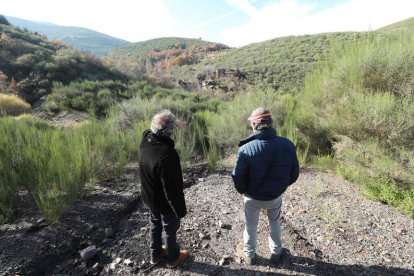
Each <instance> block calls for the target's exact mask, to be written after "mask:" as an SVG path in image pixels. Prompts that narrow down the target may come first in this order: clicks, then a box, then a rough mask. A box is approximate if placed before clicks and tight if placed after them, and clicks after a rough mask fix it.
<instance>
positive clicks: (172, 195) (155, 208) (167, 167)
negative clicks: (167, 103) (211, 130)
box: [139, 110, 189, 268]
mask: <svg viewBox="0 0 414 276" xmlns="http://www.w3.org/2000/svg"><path fill="white" fill-rule="evenodd" d="M181 125H182V122H180V121H178V120H177V119H176V117H175V116H174V115H173V114H172V113H171V111H169V110H163V111H161V112H159V113H157V114H156V115H155V116H154V117H153V119H152V122H151V129H150V130H146V131H144V133H143V135H142V140H141V144H140V146H139V168H140V169H139V173H140V177H141V188H142V189H141V190H142V200H143V201H144V203H145V204H146V205H147V206H148V207H149V209H150V254H151V263H152V264H157V263H159V262H160V261H161V260H162V259H163V257H167V267H170V268H172V267H176V266H178V265H179V264H181V263H182V262H184V261H185V259H186V258H187V257H188V254H189V252H188V250H180V247H179V245H178V244H177V231H178V229H179V228H180V219H181V218H183V217H184V216H185V215H186V214H187V208H186V204H185V199H184V192H183V177H182V172H181V165H180V157H179V156H178V153H177V151H176V150H175V149H174V145H175V144H174V141H173V140H172V139H171V137H172V135H173V133H174V131H175V129H176V128H177V127H179V126H181ZM163 229H164V232H165V241H166V247H163V246H162V230H163Z"/></svg>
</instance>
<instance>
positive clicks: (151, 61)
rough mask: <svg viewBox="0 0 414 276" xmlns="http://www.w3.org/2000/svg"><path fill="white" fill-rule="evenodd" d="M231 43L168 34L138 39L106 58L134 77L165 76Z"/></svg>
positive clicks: (110, 53)
mask: <svg viewBox="0 0 414 276" xmlns="http://www.w3.org/2000/svg"><path fill="white" fill-rule="evenodd" d="M226 49H229V47H228V46H226V45H223V44H219V43H214V42H208V41H203V40H201V39H191V38H180V37H166V38H157V39H151V40H147V41H143V42H137V43H134V44H132V45H129V46H127V47H123V48H120V49H116V50H114V51H112V52H109V53H108V55H107V56H106V57H105V59H106V60H107V61H108V62H109V63H110V64H111V65H114V66H115V67H116V68H118V69H119V70H121V71H122V72H124V73H127V74H129V75H131V76H134V77H142V76H153V77H161V78H162V77H165V76H166V75H167V74H166V72H168V71H170V70H171V69H172V68H173V67H177V66H178V67H181V66H184V65H189V64H196V63H198V62H200V60H201V59H203V58H205V56H206V55H207V54H209V53H211V52H220V51H223V50H226Z"/></svg>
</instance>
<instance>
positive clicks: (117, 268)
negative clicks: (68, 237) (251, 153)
mask: <svg viewBox="0 0 414 276" xmlns="http://www.w3.org/2000/svg"><path fill="white" fill-rule="evenodd" d="M137 187H139V185H138V182H137V179H136V175H135V174H134V173H129V174H128V175H127V176H126V177H125V178H124V180H123V181H121V182H114V183H112V184H109V183H106V184H105V185H98V186H97V187H96V188H95V190H94V194H95V195H94V196H92V197H86V198H85V199H84V200H85V202H83V203H82V204H81V206H82V207H83V208H86V207H85V206H86V203H88V204H91V205H92V206H94V204H96V202H89V200H90V199H93V198H96V196H97V195H99V194H100V193H102V194H105V195H112V194H119V195H120V196H121V195H122V194H123V193H125V194H127V195H128V197H127V198H129V200H127V201H125V202H135V204H136V205H135V208H134V209H131V208H127V209H126V210H129V212H125V211H122V209H120V210H119V211H118V213H120V214H123V215H122V217H120V218H118V219H114V218H113V212H112V213H111V216H110V220H106V217H105V216H106V215H105V213H104V212H103V213H102V214H101V215H102V218H101V219H100V220H99V221H100V223H99V224H93V223H92V222H91V225H90V226H89V227H88V232H87V235H83V236H82V235H81V234H76V235H77V238H78V239H79V241H78V242H76V245H77V247H76V248H73V249H72V253H71V254H69V253H68V252H69V251H70V250H69V249H67V251H68V252H67V253H66V255H65V258H63V259H62V258H61V259H58V258H57V259H56V261H57V260H58V262H57V265H55V266H54V267H53V268H52V269H49V270H48V272H47V273H46V274H47V275H68V274H71V275H137V274H138V275H414V249H413V248H414V247H413V245H414V231H413V230H414V221H413V220H412V219H409V218H407V217H405V216H403V215H401V214H400V213H398V212H397V211H396V210H394V209H393V208H390V207H388V206H385V205H382V204H380V203H376V202H371V201H370V200H368V199H366V198H364V197H363V196H361V195H360V192H359V191H358V188H357V187H356V186H355V185H353V184H352V183H349V182H347V181H344V180H342V179H340V178H338V177H336V176H335V175H332V174H327V173H321V172H316V171H313V170H309V169H305V170H302V172H301V176H300V178H299V180H298V182H297V183H295V184H294V185H292V186H291V187H289V189H288V191H287V192H286V193H285V195H284V199H283V200H284V203H283V204H284V206H283V208H282V211H283V215H282V241H283V246H284V247H285V248H288V249H289V250H290V253H291V255H290V256H289V257H288V258H285V259H284V261H283V262H282V263H281V264H280V265H279V266H277V267H274V266H271V265H270V264H269V262H268V257H269V251H268V248H267V222H266V216H265V214H261V216H260V221H259V234H258V248H257V256H258V261H257V264H256V265H253V266H250V265H246V264H244V263H242V262H241V260H240V259H239V258H238V257H237V256H236V254H235V252H234V248H235V245H236V244H237V243H238V242H240V241H241V239H242V232H243V228H244V221H243V212H242V210H243V201H242V196H241V195H239V194H238V193H237V192H236V191H235V189H234V188H233V183H232V180H231V177H230V172H229V171H228V170H222V171H218V172H214V173H209V172H208V171H207V170H206V168H205V166H201V165H198V166H193V167H192V168H191V169H189V170H187V171H186V173H185V197H186V201H187V206H188V211H189V213H188V215H187V216H186V217H185V218H184V219H183V220H182V225H181V229H180V231H179V235H178V239H179V242H180V244H182V247H184V248H188V249H190V254H191V255H190V257H189V259H188V260H187V261H186V262H185V263H184V264H183V265H181V266H180V267H179V268H176V269H167V268H166V266H165V263H161V264H159V265H157V266H155V267H150V265H149V263H148V261H149V256H148V238H147V237H148V210H147V208H146V207H145V206H144V205H143V204H142V203H141V201H140V200H139V197H138V198H136V196H137V195H138V194H139V191H138V190H137ZM107 198H108V200H110V199H111V197H107ZM101 204H102V203H101ZM105 204H106V205H105V206H108V207H109V206H111V205H110V204H115V203H113V202H106V203H105ZM118 205H119V202H118V203H116V205H114V206H118ZM108 209H110V208H108ZM74 210H77V208H76V206H75V208H74ZM78 211H79V210H78ZM94 217H96V214H94ZM85 220H86V218H85V217H83V219H82V221H85ZM63 221H65V217H64V218H63ZM111 222H112V223H111ZM53 227H54V226H48V227H46V228H45V229H43V230H41V231H40V232H38V234H42V233H43V234H44V233H52V231H51V230H50V229H53ZM60 227H62V225H61V226H60ZM67 227H70V226H69V225H68V226H67ZM72 227H73V226H72ZM46 230H47V231H46ZM45 231H46V232H45ZM55 232H57V231H54V232H53V233H55ZM70 232H71V231H66V232H65V233H70ZM4 233H7V231H6V230H4ZM4 233H1V232H0V234H2V235H3V236H4ZM93 233H97V234H99V235H98V236H96V235H95V236H94V235H93ZM0 238H2V236H1V235H0ZM60 238H61V239H62V243H61V244H56V245H54V244H53V245H52V244H50V243H49V248H50V247H52V246H57V248H59V246H61V247H62V244H63V245H65V244H67V242H66V243H65V242H64V240H65V236H60ZM72 239H73V238H72ZM4 240H5V239H3V241H4ZM51 240H53V241H55V240H58V239H57V238H56V237H55V238H53V239H51ZM3 241H1V242H2V243H3ZM89 246H92V247H93V246H94V247H95V249H96V250H95V251H93V250H92V251H93V253H94V254H92V255H91V257H90V258H88V260H87V261H86V262H85V259H82V258H81V257H80V252H81V251H82V250H85V248H87V247H89ZM92 249H94V248H92ZM45 250H46V249H45ZM34 251H35V252H36V249H34ZM49 251H50V250H49ZM49 251H42V249H38V250H37V254H38V255H42V254H46V253H47V252H49ZM3 252H4V251H3ZM0 253H2V252H1V250H0ZM16 254H17V253H16ZM55 254H56V253H55ZM49 255H50V253H49ZM2 256H5V254H4V253H2V254H0V263H1V261H2V260H3V261H4V259H2ZM7 256H8V259H7V260H11V257H12V256H10V254H9V255H7ZM16 258H17V256H16ZM40 259H42V258H40ZM19 266H20V271H27V272H28V273H26V274H25V275H36V274H33V273H30V270H24V268H22V266H21V265H19ZM32 266H33V265H32ZM10 267H11V268H10V269H8V270H7V271H9V272H5V270H2V269H1V268H0V275H14V273H12V272H16V270H14V267H13V265H11V266H10ZM49 267H50V266H49ZM2 272H3V273H2Z"/></svg>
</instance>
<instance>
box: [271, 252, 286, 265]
mask: <svg viewBox="0 0 414 276" xmlns="http://www.w3.org/2000/svg"><path fill="white" fill-rule="evenodd" d="M289 255H290V251H289V249H287V248H282V251H280V253H279V254H272V255H270V258H269V261H270V263H271V264H273V265H276V266H277V265H280V264H281V263H285V262H286V261H287V260H288V259H289Z"/></svg>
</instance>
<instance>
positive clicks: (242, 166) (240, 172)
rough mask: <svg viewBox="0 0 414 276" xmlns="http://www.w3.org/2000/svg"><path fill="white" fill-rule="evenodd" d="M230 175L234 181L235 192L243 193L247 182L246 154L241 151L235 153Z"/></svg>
mask: <svg viewBox="0 0 414 276" xmlns="http://www.w3.org/2000/svg"><path fill="white" fill-rule="evenodd" d="M231 177H232V178H233V181H234V187H235V188H236V190H237V192H239V193H241V194H244V193H245V192H246V190H247V185H248V183H249V167H248V163H247V156H246V155H245V154H243V152H242V151H240V149H239V151H238V153H237V161H236V166H235V167H234V169H233V172H232V174H231Z"/></svg>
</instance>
